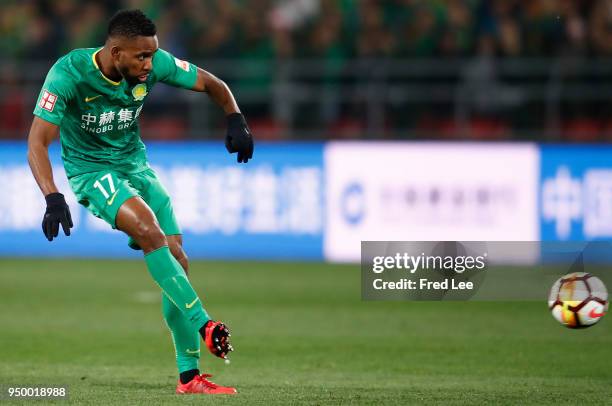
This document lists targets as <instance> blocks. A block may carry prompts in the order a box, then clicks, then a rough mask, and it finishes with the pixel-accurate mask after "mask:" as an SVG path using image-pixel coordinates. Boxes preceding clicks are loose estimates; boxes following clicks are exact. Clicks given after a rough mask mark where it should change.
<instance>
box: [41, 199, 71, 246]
mask: <svg viewBox="0 0 612 406" xmlns="http://www.w3.org/2000/svg"><path fill="white" fill-rule="evenodd" d="M45 200H46V201H47V210H46V211H45V216H44V217H43V221H42V229H43V233H45V237H47V240H49V241H52V240H53V238H54V237H57V235H58V233H59V225H60V224H61V225H62V228H63V229H64V234H66V235H70V227H72V217H71V216H70V209H69V208H68V205H67V204H66V199H64V195H63V194H61V193H49V194H48V195H47V196H45Z"/></svg>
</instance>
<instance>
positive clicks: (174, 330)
mask: <svg viewBox="0 0 612 406" xmlns="http://www.w3.org/2000/svg"><path fill="white" fill-rule="evenodd" d="M162 313H163V314H164V320H166V324H167V325H168V328H169V329H170V334H172V342H173V343H174V350H175V351H176V366H177V367H178V371H179V374H180V373H181V372H185V371H189V370H191V369H199V367H198V364H199V361H200V335H199V333H198V330H196V329H194V328H193V325H192V324H191V322H189V320H187V319H186V318H185V316H183V313H181V311H180V310H179V309H178V308H177V307H176V306H175V305H174V303H172V302H171V301H170V299H168V297H167V296H166V294H165V293H162Z"/></svg>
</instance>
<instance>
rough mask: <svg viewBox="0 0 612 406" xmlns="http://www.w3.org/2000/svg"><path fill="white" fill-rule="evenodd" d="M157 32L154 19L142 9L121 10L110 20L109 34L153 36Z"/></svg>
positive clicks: (131, 36) (112, 35)
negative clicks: (150, 18)
mask: <svg viewBox="0 0 612 406" xmlns="http://www.w3.org/2000/svg"><path fill="white" fill-rule="evenodd" d="M156 33H157V28H155V24H154V23H153V21H151V20H149V18H148V17H147V16H146V15H145V14H144V13H143V12H142V11H141V10H137V9H135V10H119V11H117V12H116V13H115V15H114V16H113V17H112V18H111V19H110V21H109V22H108V36H109V37H115V36H122V37H127V38H133V37H138V36H143V37H152V36H154V35H155V34H156Z"/></svg>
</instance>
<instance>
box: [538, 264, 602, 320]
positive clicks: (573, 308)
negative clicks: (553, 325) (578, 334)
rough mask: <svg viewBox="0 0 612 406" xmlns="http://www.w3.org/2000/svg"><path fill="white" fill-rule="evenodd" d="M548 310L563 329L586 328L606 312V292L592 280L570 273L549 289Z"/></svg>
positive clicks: (585, 274) (595, 279)
mask: <svg viewBox="0 0 612 406" xmlns="http://www.w3.org/2000/svg"><path fill="white" fill-rule="evenodd" d="M548 308H549V309H550V311H551V312H552V315H553V317H554V318H555V319H557V321H558V322H559V323H561V324H563V325H564V326H565V327H569V328H585V327H590V326H592V325H594V324H596V323H597V322H598V321H599V320H601V318H602V317H603V316H604V314H606V312H607V311H608V291H607V290H606V286H605V285H604V283H603V282H602V281H601V279H599V278H598V277H596V276H593V275H591V274H589V273H585V272H574V273H570V274H568V275H565V276H563V277H561V278H559V280H557V281H556V282H555V284H554V285H553V287H552V288H551V289H550V294H549V295H548Z"/></svg>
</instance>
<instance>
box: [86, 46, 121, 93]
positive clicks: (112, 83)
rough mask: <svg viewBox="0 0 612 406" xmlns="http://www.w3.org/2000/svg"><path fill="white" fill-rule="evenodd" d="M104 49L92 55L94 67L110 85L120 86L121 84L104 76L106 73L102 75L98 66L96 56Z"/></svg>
mask: <svg viewBox="0 0 612 406" xmlns="http://www.w3.org/2000/svg"><path fill="white" fill-rule="evenodd" d="M101 49H102V48H99V49H98V50H97V51H96V52H94V53H93V54H92V55H91V60H92V62H93V64H94V66H95V67H96V69H98V71H99V72H100V75H101V76H102V77H103V78H104V80H106V81H107V82H108V83H110V84H111V85H113V86H119V85H120V84H121V82H115V81H114V80H110V79H109V78H107V77H106V76H104V73H102V70H101V69H100V67H99V66H98V62H96V55H97V53H98V52H100V50H101Z"/></svg>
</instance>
